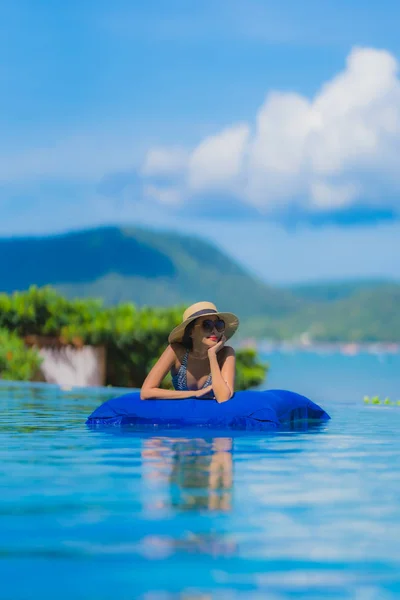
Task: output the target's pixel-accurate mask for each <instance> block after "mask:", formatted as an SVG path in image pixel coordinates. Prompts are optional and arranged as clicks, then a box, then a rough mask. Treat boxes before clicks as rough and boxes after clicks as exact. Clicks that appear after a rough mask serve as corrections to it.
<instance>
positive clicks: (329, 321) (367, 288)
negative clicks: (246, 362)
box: [246, 281, 400, 342]
mask: <svg viewBox="0 0 400 600" xmlns="http://www.w3.org/2000/svg"><path fill="white" fill-rule="evenodd" d="M313 287H314V290H315V294H313V296H311V294H310V288H308V290H307V294H310V296H309V297H310V298H314V301H311V300H310V301H309V302H308V303H307V304H306V305H303V306H302V307H301V308H300V309H299V310H297V311H294V312H293V313H292V314H290V315H285V316H284V317H282V318H281V317H278V318H276V319H267V318H258V317H253V318H251V319H249V321H248V322H247V323H246V328H247V331H248V334H249V335H254V336H256V337H268V338H274V339H293V338H295V337H298V336H300V335H301V334H303V333H308V334H309V336H310V338H311V339H313V340H320V341H332V342H338V341H358V342H400V311H399V309H398V307H399V306H400V284H398V283H390V282H387V283H384V282H381V281H379V282H376V283H375V284H374V283H373V282H369V283H368V285H367V283H366V282H360V284H359V285H358V284H357V282H355V283H354V284H352V285H351V284H348V285H345V286H341V285H338V284H331V286H329V287H328V286H327V285H326V284H323V285H321V289H319V286H318V285H315V286H313ZM328 290H329V292H328Z"/></svg>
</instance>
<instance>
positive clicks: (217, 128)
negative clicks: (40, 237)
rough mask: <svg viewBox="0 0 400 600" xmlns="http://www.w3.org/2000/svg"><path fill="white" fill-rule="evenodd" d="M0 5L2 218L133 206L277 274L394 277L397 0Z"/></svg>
mask: <svg viewBox="0 0 400 600" xmlns="http://www.w3.org/2000/svg"><path fill="white" fill-rule="evenodd" d="M0 16H1V19H0V86H1V94H0V131H1V136H0V210H1V216H2V219H1V222H0V234H2V235H10V234H27V233H32V234H39V233H50V232H59V231H65V230H68V229H76V228H80V227H87V226H92V225H97V224H102V223H118V224H141V225H149V226H154V227H156V228H163V227H164V228H173V229H177V230H180V231H184V232H186V233H193V234H195V235H201V236H204V237H207V238H209V239H211V240H212V241H213V242H214V243H216V244H218V245H220V246H221V247H223V248H224V249H225V250H227V251H228V252H230V253H231V254H233V255H234V256H235V257H236V258H237V259H238V260H240V261H241V262H242V263H243V264H245V265H246V266H248V267H249V268H251V269H252V270H253V271H254V272H256V273H257V274H259V275H260V276H261V277H263V278H264V279H266V280H269V281H271V282H289V281H299V280H306V279H307V280H309V279H330V278H334V279H338V278H342V277H346V278H347V277H355V276H356V277H369V276H380V275H383V276H387V277H396V278H400V260H398V255H399V247H400V241H399V240H400V223H399V219H398V217H399V215H400V175H399V173H400V164H399V162H398V161H399V156H400V152H399V150H400V82H399V73H398V61H400V38H399V35H398V27H397V24H398V23H399V22H400V6H399V5H398V3H397V2H395V1H394V0H381V1H380V2H375V1H374V2H370V3H368V4H367V3H365V2H361V1H359V0H352V1H351V2H348V1H345V0H335V1H331V0H325V1H324V2H317V1H314V0H303V1H302V2H298V0H281V1H280V2H279V3H278V2H266V1H262V0H245V1H244V0H229V1H228V0H219V1H217V0H214V1H212V0H202V2H196V3H194V2H187V1H184V0H179V1H178V0H170V1H168V2H167V1H161V0H147V2H138V1H133V0H130V1H127V0H126V1H125V0H114V1H113V2H112V3H111V2H110V1H107V2H106V1H103V0H97V1H94V0H80V1H79V2H78V1H77V0H69V2H68V3H61V2H50V0H37V1H35V2H33V0H31V1H27V0H19V1H18V2H15V1H11V0H9V1H7V0H3V2H2V3H1V7H0Z"/></svg>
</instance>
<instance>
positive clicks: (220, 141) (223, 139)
mask: <svg viewBox="0 0 400 600" xmlns="http://www.w3.org/2000/svg"><path fill="white" fill-rule="evenodd" d="M249 133H250V132H249V127H248V126H247V125H235V126H233V127H230V128H229V129H225V130H224V131H222V132H221V133H219V134H218V135H215V136H212V137H208V138H206V139H205V140H204V141H203V142H201V143H200V144H199V145H198V146H197V148H195V149H194V151H193V152H192V154H191V156H190V160H189V166H188V186H189V189H191V190H193V191H201V190H204V189H210V188H211V189H213V190H218V189H222V190H224V189H225V190H226V189H228V190H229V191H231V192H234V191H235V189H236V188H237V185H238V184H239V181H238V178H239V176H240V174H241V170H242V165H243V161H244V159H245V151H246V146H247V143H248V139H249Z"/></svg>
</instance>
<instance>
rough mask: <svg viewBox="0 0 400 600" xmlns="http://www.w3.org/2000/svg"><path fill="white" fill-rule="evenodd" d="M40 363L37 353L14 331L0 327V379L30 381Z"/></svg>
mask: <svg viewBox="0 0 400 600" xmlns="http://www.w3.org/2000/svg"><path fill="white" fill-rule="evenodd" d="M40 363H41V358H40V356H39V353H38V352H37V351H36V350H35V349H34V348H27V347H26V346H25V344H24V342H23V340H21V338H19V337H18V336H17V335H16V334H15V333H12V332H10V331H8V330H7V329H0V379H8V380H12V381H30V380H31V379H33V378H34V377H35V375H36V374H37V372H38V370H39V367H40Z"/></svg>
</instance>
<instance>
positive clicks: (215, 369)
mask: <svg viewBox="0 0 400 600" xmlns="http://www.w3.org/2000/svg"><path fill="white" fill-rule="evenodd" d="M209 359H210V367H211V377H212V388H213V392H214V396H215V399H216V401H217V402H219V403H221V402H226V401H227V400H229V399H230V398H232V395H233V392H232V390H230V389H229V386H228V384H227V383H226V381H225V379H224V378H223V377H222V373H221V369H220V366H219V363H218V358H217V355H216V354H211V355H210V356H209Z"/></svg>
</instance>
